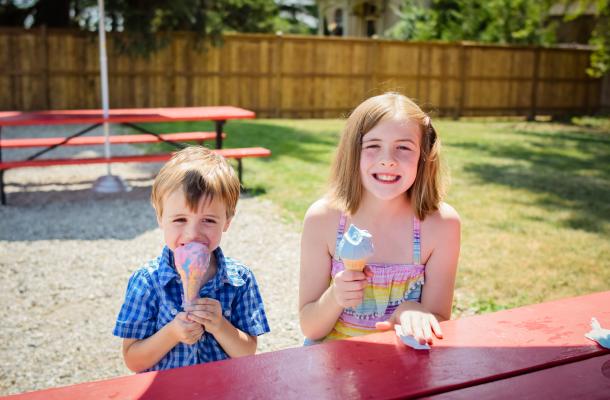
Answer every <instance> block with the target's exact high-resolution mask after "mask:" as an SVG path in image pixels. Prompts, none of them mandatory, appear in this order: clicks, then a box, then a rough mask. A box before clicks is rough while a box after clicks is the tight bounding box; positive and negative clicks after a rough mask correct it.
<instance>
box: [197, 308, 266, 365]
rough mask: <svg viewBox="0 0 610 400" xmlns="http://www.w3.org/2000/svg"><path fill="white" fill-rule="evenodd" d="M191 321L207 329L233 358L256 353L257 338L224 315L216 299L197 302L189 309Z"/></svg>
mask: <svg viewBox="0 0 610 400" xmlns="http://www.w3.org/2000/svg"><path fill="white" fill-rule="evenodd" d="M188 310H189V311H190V312H189V319H191V320H192V321H195V322H198V323H200V324H202V325H203V326H204V327H205V330H206V331H207V332H208V333H211V334H212V335H214V338H215V339H216V341H217V342H218V344H219V345H220V347H222V349H223V350H224V351H225V352H226V353H227V355H228V356H229V357H231V358H234V357H241V356H248V355H252V354H254V353H256V345H257V338H256V336H251V335H249V334H247V333H246V332H244V331H242V330H240V329H238V328H236V327H235V326H233V324H232V323H231V322H230V321H228V320H227V319H226V318H225V317H224V316H223V315H222V307H221V305H220V302H219V301H218V300H216V299H211V298H203V299H197V300H195V304H194V305H193V306H191V307H189V308H188Z"/></svg>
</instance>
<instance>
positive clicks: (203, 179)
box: [150, 146, 240, 218]
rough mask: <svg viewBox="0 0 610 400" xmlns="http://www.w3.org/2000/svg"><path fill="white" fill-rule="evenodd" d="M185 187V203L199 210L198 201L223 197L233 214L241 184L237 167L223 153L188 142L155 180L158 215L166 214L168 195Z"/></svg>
mask: <svg viewBox="0 0 610 400" xmlns="http://www.w3.org/2000/svg"><path fill="white" fill-rule="evenodd" d="M178 189H182V191H183V193H184V196H185V198H186V204H187V206H188V207H189V209H191V211H196V210H197V207H198V205H199V201H200V200H201V199H202V198H207V199H209V200H210V201H211V200H212V199H214V198H220V199H221V200H222V202H223V203H224V204H225V206H226V209H227V218H231V217H233V215H234V214H235V207H236V206H237V200H238V199H239V192H240V184H239V179H238V178H237V176H236V175H235V171H234V170H233V168H232V167H231V166H230V165H229V163H228V162H227V160H225V159H224V157H222V156H220V155H218V154H215V153H213V152H212V151H210V150H209V149H207V148H205V147H202V146H189V147H187V148H185V149H182V150H180V151H179V152H177V153H175V154H174V155H173V156H172V158H171V159H170V160H169V161H168V162H167V163H166V164H165V165H164V166H163V167H162V168H161V171H159V174H158V175H157V177H156V178H155V182H154V183H153V187H152V193H151V195H150V201H151V203H152V206H153V207H154V209H155V211H156V213H157V217H159V218H161V216H162V215H163V202H164V200H165V197H166V196H167V195H168V194H170V193H173V192H174V191H176V190H178Z"/></svg>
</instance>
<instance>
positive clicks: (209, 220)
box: [203, 218, 216, 224]
mask: <svg viewBox="0 0 610 400" xmlns="http://www.w3.org/2000/svg"><path fill="white" fill-rule="evenodd" d="M203 222H205V223H206V224H215V223H216V220H215V219H210V218H205V219H204V220H203Z"/></svg>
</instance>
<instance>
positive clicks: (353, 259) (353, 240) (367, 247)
mask: <svg viewBox="0 0 610 400" xmlns="http://www.w3.org/2000/svg"><path fill="white" fill-rule="evenodd" d="M338 255H339V257H340V258H341V260H343V265H344V266H345V268H346V269H351V270H357V271H362V270H363V269H364V266H365V265H366V260H367V259H368V258H369V257H370V256H372V255H373V236H372V235H371V234H370V233H369V232H368V231H366V230H364V229H359V228H358V227H356V226H355V225H353V224H350V226H349V229H348V230H347V232H345V234H344V235H343V237H342V238H341V242H339V254H338Z"/></svg>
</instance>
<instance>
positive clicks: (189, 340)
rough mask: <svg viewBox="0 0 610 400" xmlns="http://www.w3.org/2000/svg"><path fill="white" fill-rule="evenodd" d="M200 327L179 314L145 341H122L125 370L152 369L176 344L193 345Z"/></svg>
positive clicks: (201, 332)
mask: <svg viewBox="0 0 610 400" xmlns="http://www.w3.org/2000/svg"><path fill="white" fill-rule="evenodd" d="M202 334H203V328H202V326H201V325H199V324H197V323H194V322H190V321H188V320H187V317H186V313H184V312H181V313H178V315H176V317H175V318H174V319H173V320H172V321H171V322H170V323H168V324H167V325H165V326H164V327H163V328H161V329H160V330H158V331H157V332H155V333H154V334H153V335H152V336H149V337H147V338H146V339H123V359H124V360H125V365H127V368H129V369H130V370H132V371H133V372H141V371H144V370H146V369H149V368H152V367H153V366H154V365H155V364H157V363H158V362H159V361H160V360H161V359H162V358H163V357H164V356H165V355H166V354H167V353H168V352H169V351H170V350H171V349H173V348H174V346H176V345H177V344H178V343H180V342H183V343H186V344H194V343H195V342H197V341H198V340H199V338H201V335H202Z"/></svg>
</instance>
